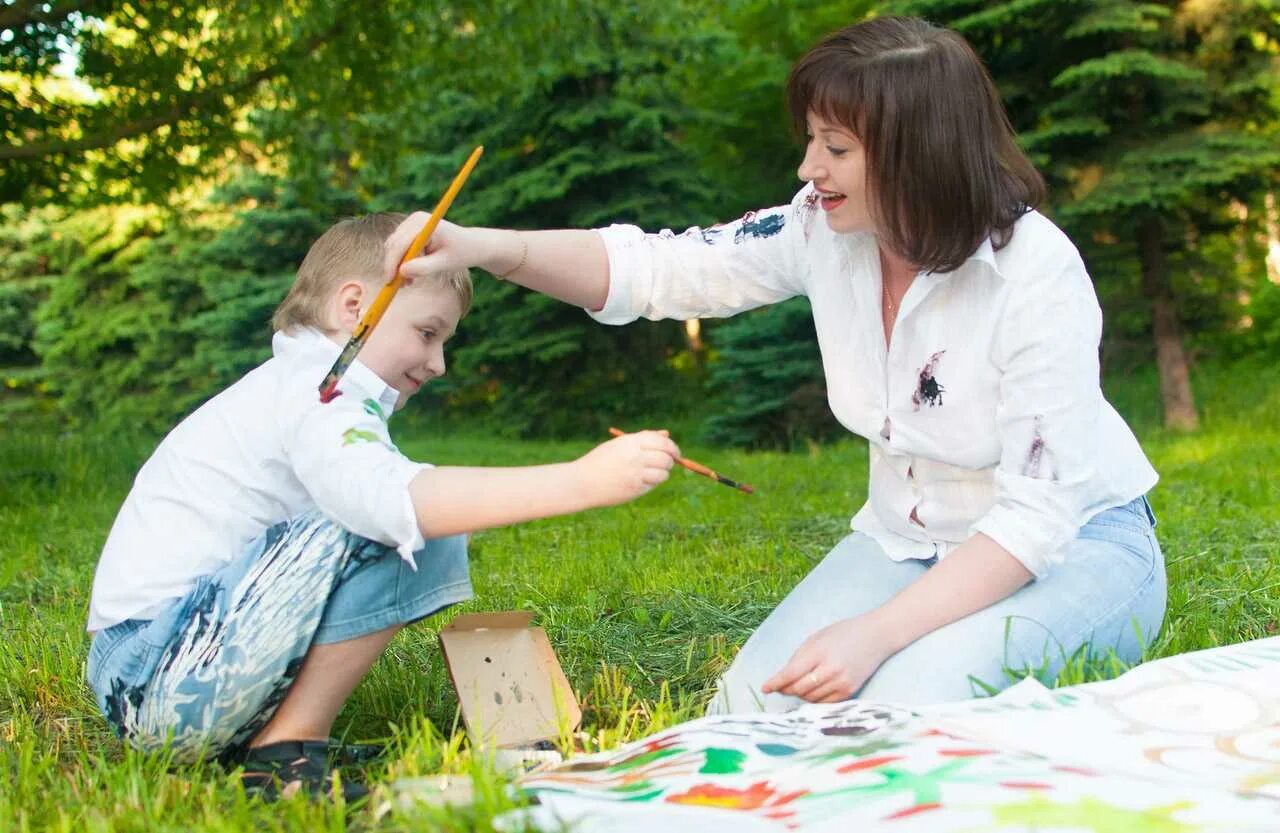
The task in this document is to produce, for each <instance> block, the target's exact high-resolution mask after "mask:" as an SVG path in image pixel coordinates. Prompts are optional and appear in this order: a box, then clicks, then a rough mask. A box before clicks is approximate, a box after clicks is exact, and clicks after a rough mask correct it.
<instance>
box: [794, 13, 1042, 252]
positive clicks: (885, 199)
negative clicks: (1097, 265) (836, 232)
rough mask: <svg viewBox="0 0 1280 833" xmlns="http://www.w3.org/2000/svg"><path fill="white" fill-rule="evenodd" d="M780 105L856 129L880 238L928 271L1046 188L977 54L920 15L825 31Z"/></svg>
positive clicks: (1004, 228)
mask: <svg viewBox="0 0 1280 833" xmlns="http://www.w3.org/2000/svg"><path fill="white" fill-rule="evenodd" d="M787 106H788V109H789V110H790V112H791V118H792V120H793V121H794V123H795V125H796V127H797V129H798V130H800V131H802V132H803V131H805V130H806V129H807V121H808V115H809V113H810V112H813V113H816V114H817V115H819V116H820V117H822V118H823V119H825V120H827V121H831V122H834V123H837V124H839V125H841V126H844V127H846V128H848V129H849V130H851V131H853V133H854V135H856V136H857V137H858V139H859V141H861V142H862V145H863V147H864V148H865V150H866V158H867V180H868V181H867V194H868V201H869V203H870V207H871V213H872V216H873V217H874V218H875V220H876V224H877V226H878V228H879V230H880V231H881V233H882V234H883V235H885V237H886V238H887V239H886V240H885V243H886V244H887V245H888V247H889V248H890V249H892V250H893V251H894V252H895V253H896V254H898V255H899V256H901V257H903V258H905V259H906V260H907V261H908V262H910V263H912V264H913V265H915V266H918V267H920V268H921V269H924V270H925V271H929V272H950V271H952V270H954V269H957V268H958V267H959V266H960V264H962V263H964V261H965V260H966V259H967V258H968V257H969V255H971V254H973V252H974V250H975V249H977V248H978V246H979V244H981V243H982V241H983V239H984V238H986V237H988V236H990V237H991V238H992V244H993V245H994V246H995V248H997V249H999V248H1000V247H1002V246H1004V245H1005V244H1006V243H1008V242H1009V239H1010V237H1012V234H1013V224H1014V223H1015V222H1016V221H1017V220H1018V218H1019V217H1021V216H1022V215H1023V214H1025V213H1026V212H1027V211H1030V210H1031V209H1033V208H1035V207H1036V206H1037V205H1039V203H1040V201H1041V200H1043V199H1044V194H1045V186H1044V179H1043V178H1041V176H1040V174H1039V172H1038V171H1036V169H1035V167H1034V166H1033V165H1032V164H1031V161H1030V160H1029V159H1027V157H1026V155H1025V154H1023V152H1022V150H1021V149H1020V148H1019V147H1018V145H1017V143H1016V142H1015V140H1014V135H1013V128H1012V126H1011V125H1010V124H1009V117H1008V115H1007V114H1006V113H1005V110H1004V106H1003V104H1001V102H1000V95H999V93H998V92H996V88H995V84H993V83H992V81H991V76H990V75H989V74H988V73H987V70H986V67H985V66H983V64H982V61H981V59H979V58H978V56H977V55H976V54H975V53H974V51H973V49H972V48H971V47H970V46H969V44H968V43H967V42H966V41H965V40H964V38H962V37H960V35H958V34H956V33H955V32H952V31H949V30H947V29H943V28H941V27H938V26H934V25H933V24H931V23H928V22H926V21H924V20H920V19H919V18H911V17H881V18H874V19H872V20H868V21H865V22H863V23H858V24H855V25H853V26H847V27H845V28H844V29H841V30H840V31H838V32H835V33H833V34H831V35H828V36H827V37H826V38H824V39H823V40H822V41H820V42H819V43H818V44H817V45H816V46H814V47H813V48H812V49H810V50H809V51H808V53H806V54H805V55H804V57H802V58H801V59H800V60H799V61H798V62H796V65H795V66H794V67H793V68H792V70H791V76H790V77H789V78H788V79H787Z"/></svg>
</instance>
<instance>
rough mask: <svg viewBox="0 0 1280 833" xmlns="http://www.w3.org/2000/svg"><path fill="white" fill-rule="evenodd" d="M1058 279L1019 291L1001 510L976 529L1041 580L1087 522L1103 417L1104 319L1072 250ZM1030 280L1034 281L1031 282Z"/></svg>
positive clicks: (1005, 333)
mask: <svg viewBox="0 0 1280 833" xmlns="http://www.w3.org/2000/svg"><path fill="white" fill-rule="evenodd" d="M1063 260H1064V261H1065V262H1066V266H1065V268H1064V269H1062V270H1061V271H1059V272H1057V273H1056V274H1046V275H1044V276H1038V277H1033V278H1031V279H1029V280H1022V281H1020V282H1019V283H1018V284H1016V285H1014V286H1012V287H1010V289H1009V295H1008V298H1007V302H1006V306H1005V309H1004V311H1003V315H1002V318H1001V324H1000V326H999V328H998V330H997V332H996V336H995V340H994V343H993V350H992V360H993V361H994V362H995V364H996V366H997V367H998V368H999V369H1000V387H999V401H998V403H997V406H996V419H997V424H998V429H999V432H1000V448H1001V451H1000V462H999V464H998V465H997V467H996V470H995V478H994V480H995V503H994V505H993V506H992V508H991V509H990V511H988V512H987V513H986V515H984V516H983V517H981V518H980V519H978V521H977V522H976V523H975V524H974V526H973V531H974V532H981V533H983V534H985V535H987V536H988V537H990V538H992V539H993V540H995V541H996V543H998V544H1000V545H1001V546H1002V547H1004V548H1005V549H1006V550H1008V551H1009V553H1010V554H1012V555H1013V557H1014V558H1016V559H1018V561H1020V562H1021V563H1022V564H1023V566H1025V567H1026V568H1027V569H1028V570H1029V571H1030V572H1031V573H1032V574H1033V575H1035V576H1036V578H1043V577H1044V576H1045V575H1047V574H1048V573H1049V571H1050V570H1051V569H1052V568H1053V566H1054V565H1055V564H1058V563H1061V562H1062V560H1063V557H1064V554H1065V551H1066V545H1067V544H1068V543H1069V542H1070V541H1071V540H1072V539H1074V538H1075V537H1076V535H1077V534H1078V533H1079V531H1080V528H1081V527H1082V526H1083V525H1084V523H1085V522H1086V521H1087V520H1088V518H1087V517H1085V514H1086V511H1087V508H1088V506H1089V505H1090V504H1089V497H1088V495H1089V485H1090V483H1091V482H1092V481H1093V480H1094V477H1095V466H1096V464H1097V454H1098V436H1099V434H1100V428H1101V426H1100V419H1101V415H1102V409H1103V401H1104V400H1103V397H1102V389H1101V386H1100V380H1099V364H1098V344H1099V340H1100V339H1101V335H1102V312H1101V310H1100V308H1099V306H1098V300H1097V296H1096V295H1095V293H1094V290H1093V284H1092V282H1091V281H1090V280H1089V275H1088V273H1087V272H1086V270H1085V267H1084V263H1083V262H1082V261H1081V260H1080V257H1079V255H1078V254H1077V253H1076V252H1075V251H1074V249H1073V250H1071V251H1070V252H1069V253H1067V254H1065V255H1064V256H1063ZM1028 277H1029V276H1028Z"/></svg>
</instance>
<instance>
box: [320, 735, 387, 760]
mask: <svg viewBox="0 0 1280 833" xmlns="http://www.w3.org/2000/svg"><path fill="white" fill-rule="evenodd" d="M386 752H387V747H386V746H385V745H383V744H381V743H343V742H342V741H340V740H338V739H337V738H329V760H331V761H333V765H334V766H339V767H343V766H355V767H361V766H367V765H368V764H371V763H373V762H374V761H376V760H378V759H379V758H381V757H382V756H383V755H385V754H386Z"/></svg>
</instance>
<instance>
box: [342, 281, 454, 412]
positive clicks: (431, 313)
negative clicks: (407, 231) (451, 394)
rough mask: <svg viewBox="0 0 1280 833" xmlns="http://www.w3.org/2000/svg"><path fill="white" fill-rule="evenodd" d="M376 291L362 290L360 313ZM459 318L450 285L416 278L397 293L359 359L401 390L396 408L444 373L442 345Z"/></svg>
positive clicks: (385, 380) (370, 335) (367, 305)
mask: <svg viewBox="0 0 1280 833" xmlns="http://www.w3.org/2000/svg"><path fill="white" fill-rule="evenodd" d="M377 294H378V292H377V289H376V288H372V289H370V290H368V291H366V292H365V293H364V295H363V297H362V298H361V301H360V315H362V316H363V315H364V313H365V311H366V310H368V308H369V305H370V304H372V303H373V299H374V298H375V297H376V296H377ZM461 317H462V305H461V303H460V302H459V300H458V296H457V293H455V292H454V291H453V289H451V288H450V287H448V286H426V285H424V284H423V283H422V282H418V283H415V284H413V285H411V286H405V287H401V289H400V291H399V292H397V293H396V297H395V298H394V299H392V301H391V304H390V306H388V307H387V311H386V312H385V313H383V315H382V320H381V321H379V322H378V326H376V327H374V328H373V332H372V333H370V334H369V338H368V340H367V341H365V344H364V347H363V348H362V349H361V350H360V361H361V362H363V363H364V364H365V365H366V366H368V367H369V369H370V370H372V371H373V372H374V373H376V374H378V376H379V377H380V378H381V379H382V381H384V382H386V383H387V384H388V385H390V386H391V387H393V388H395V389H396V390H398V391H399V392H400V401H399V402H398V403H397V405H396V407H397V408H399V407H400V406H402V405H404V403H405V402H406V401H407V400H408V399H409V397H410V396H413V395H414V394H415V393H417V392H418V389H419V388H421V387H422V386H423V385H424V384H426V383H427V382H428V381H430V380H432V379H438V378H440V377H441V376H443V375H444V371H445V362H444V343H445V342H446V341H447V340H448V339H449V337H450V336H452V335H453V332H454V330H456V329H457V327H458V319H459V318H461Z"/></svg>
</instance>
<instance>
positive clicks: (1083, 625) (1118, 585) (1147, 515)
mask: <svg viewBox="0 0 1280 833" xmlns="http://www.w3.org/2000/svg"><path fill="white" fill-rule="evenodd" d="M1154 529H1155V515H1154V514H1153V513H1152V512H1151V506H1150V504H1148V503H1147V500H1146V498H1145V497H1140V498H1137V499H1136V500H1134V501H1133V502H1131V503H1129V504H1127V505H1125V506H1118V507H1116V508H1114V509H1108V510H1106V511H1104V512H1100V513H1098V514H1097V515H1095V516H1094V517H1093V518H1091V519H1090V520H1089V522H1088V523H1087V524H1085V526H1084V527H1083V528H1082V529H1081V530H1080V534H1079V535H1078V536H1077V537H1076V539H1075V540H1074V541H1073V542H1072V543H1071V544H1069V545H1068V550H1067V553H1066V558H1065V560H1064V562H1063V563H1062V564H1059V565H1057V566H1056V567H1055V568H1054V569H1053V571H1052V572H1050V573H1049V574H1048V575H1047V576H1046V577H1045V578H1043V579H1039V580H1037V581H1033V582H1031V583H1030V584H1028V585H1026V586H1024V587H1022V588H1021V589H1019V590H1018V591H1017V592H1015V593H1014V594H1013V595H1011V596H1009V597H1008V598H1005V599H1002V600H1001V601H999V602H996V603H995V604H993V605H991V606H990V607H987V608H984V609H983V610H980V611H977V612H976V613H973V614H970V615H969V616H966V617H965V618H963V619H960V620H958V621H956V622H953V623H951V624H950V625H946V626H944V627H941V628H939V629H937V630H935V631H933V632H932V633H929V634H926V635H925V636H923V637H921V638H920V639H917V640H916V641H915V642H913V643H911V644H910V645H908V646H907V647H906V648H904V649H902V650H901V651H899V652H898V653H896V654H894V655H893V656H892V657H890V658H889V659H888V660H886V661H885V663H884V664H883V665H881V666H880V668H879V669H878V670H877V671H876V672H875V674H873V675H872V676H871V678H870V679H869V680H868V681H867V683H866V684H865V685H864V686H863V687H862V689H861V690H860V691H859V692H858V693H857V696H858V697H859V698H860V699H864V700H871V701H878V702H883V703H901V704H905V705H924V704H930V703H943V702H949V701H953V700H964V699H968V698H970V697H975V696H980V695H982V694H985V693H988V692H989V691H990V690H992V689H994V690H999V689H1002V688H1005V687H1006V686H1008V685H1010V684H1011V683H1012V682H1013V681H1014V679H1011V678H1010V675H1009V674H1008V673H1006V670H1008V671H1012V672H1014V673H1015V674H1023V673H1026V672H1033V673H1035V674H1036V675H1037V676H1038V677H1040V679H1041V680H1043V681H1047V682H1051V681H1052V679H1053V678H1054V677H1055V676H1056V675H1057V673H1058V672H1059V671H1060V670H1061V669H1062V668H1063V666H1064V665H1065V663H1066V660H1067V659H1068V658H1070V657H1071V656H1072V655H1073V654H1075V652H1076V651H1078V650H1079V649H1080V648H1081V647H1082V646H1084V645H1086V644H1088V646H1089V651H1090V653H1091V655H1094V656H1098V655H1106V654H1108V653H1109V652H1111V651H1114V652H1115V654H1116V655H1117V656H1118V657H1119V658H1120V659H1121V660H1123V661H1124V662H1125V663H1129V664H1133V663H1136V662H1138V661H1139V660H1140V659H1141V656H1142V649H1143V647H1144V646H1145V645H1146V644H1149V643H1150V641H1151V640H1152V639H1154V638H1155V635H1156V633H1157V632H1158V631H1159V630H1160V623H1161V622H1162V621H1163V619H1164V611H1165V602H1166V584H1165V571H1164V556H1163V555H1162V554H1161V552H1160V545H1159V543H1158V542H1157V541H1156V536H1155V531H1154ZM932 563H933V562H932V560H930V561H919V560H910V561H893V560H891V559H890V558H889V557H888V556H887V555H885V553H884V551H883V550H882V549H881V548H880V545H879V544H877V543H876V542H875V541H874V540H873V539H872V538H870V537H868V536H866V535H863V534H862V533H858V532H855V533H853V534H852V535H850V536H848V537H847V538H845V539H844V540H843V541H841V542H840V543H839V544H838V545H836V548H835V549H833V550H832V551H831V552H830V553H829V554H828V555H827V557H826V558H825V559H823V561H822V562H821V563H820V564H819V565H818V566H817V567H815V568H814V569H813V571H812V572H810V573H809V575H807V576H805V578H804V579H803V580H802V581H801V582H800V584H799V585H797V586H796V588H795V589H794V590H792V591H791V593H790V594H788V595H787V597H786V598H785V599H783V600H782V603H781V604H779V605H778V607H777V608H776V609H775V610H774V611H773V613H771V614H770V615H769V617H768V618H767V619H765V621H764V623H763V624H761V625H760V627H759V628H758V629H757V630H756V632H755V633H753V634H752V635H751V638H750V639H748V640H747V643H746V644H745V645H743V646H742V650H741V651H739V653H738V656H737V658H736V659H735V660H734V662H733V665H732V666H730V668H729V670H728V671H727V672H726V673H725V675H724V676H723V677H722V678H721V679H720V682H719V686H718V690H717V692H716V696H715V698H714V699H713V700H712V701H711V704H710V706H709V707H708V711H709V712H711V713H722V712H727V711H737V712H742V711H770V712H777V711H786V710H788V709H790V708H793V707H795V706H797V705H800V703H801V702H802V701H801V700H800V699H799V698H796V697H791V696H789V695H782V694H769V695H764V696H762V695H761V694H760V686H761V684H762V683H763V682H764V681H765V680H767V679H768V678H769V677H771V676H773V674H774V673H775V672H777V671H778V670H779V669H781V668H782V666H783V665H784V664H786V662H787V660H789V659H790V658H791V655H792V653H794V652H795V650H796V649H797V648H799V647H800V644H801V643H802V642H804V640H805V639H807V638H808V637H809V636H810V635H812V634H813V633H814V632H815V631H818V630H819V629H821V628H824V627H826V626H827V625H830V624H832V623H834V622H837V621H839V620H841V619H846V618H849V617H851V616H856V615H858V614H862V613H867V612H870V611H871V610H874V609H875V608H877V607H879V606H880V605H882V604H884V602H886V601H888V600H889V599H890V598H891V597H892V596H894V595H895V594H896V593H898V592H899V591H900V590H902V589H903V588H905V587H907V586H908V585H909V584H911V583H912V582H914V581H915V580H916V579H918V578H919V577H920V576H922V575H924V573H925V571H926V570H928V569H929V567H930V566H932ZM979 683H981V685H980V684H979Z"/></svg>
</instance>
